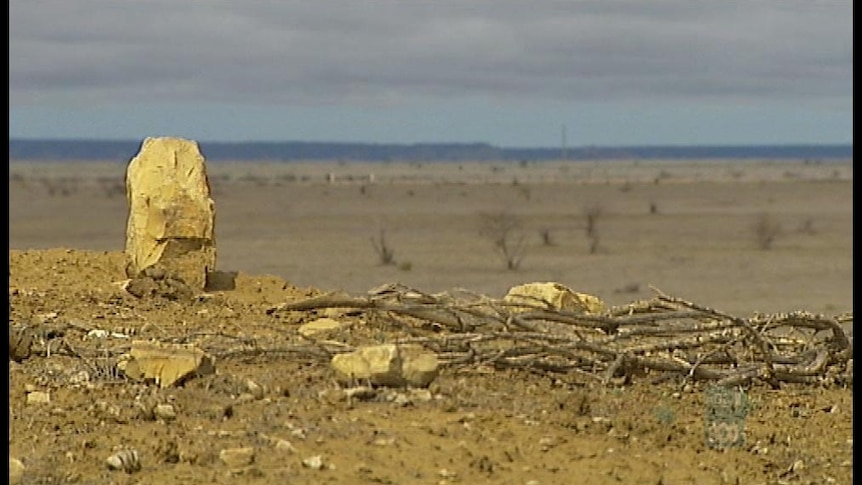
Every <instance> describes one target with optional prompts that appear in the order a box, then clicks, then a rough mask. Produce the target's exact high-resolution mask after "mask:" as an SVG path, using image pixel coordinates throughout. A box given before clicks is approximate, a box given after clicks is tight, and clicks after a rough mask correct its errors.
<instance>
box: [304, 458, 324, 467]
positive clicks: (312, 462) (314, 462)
mask: <svg viewBox="0 0 862 485" xmlns="http://www.w3.org/2000/svg"><path fill="white" fill-rule="evenodd" d="M302 466H304V467H306V468H311V469H312V470H320V469H321V468H323V457H321V456H320V455H314V456H310V457H308V458H306V459H304V460H302Z"/></svg>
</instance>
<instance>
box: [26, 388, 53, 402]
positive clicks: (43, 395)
mask: <svg viewBox="0 0 862 485" xmlns="http://www.w3.org/2000/svg"><path fill="white" fill-rule="evenodd" d="M49 402H51V396H50V394H48V393H47V392H46V391H33V392H31V393H28V394H27V404H48V403H49Z"/></svg>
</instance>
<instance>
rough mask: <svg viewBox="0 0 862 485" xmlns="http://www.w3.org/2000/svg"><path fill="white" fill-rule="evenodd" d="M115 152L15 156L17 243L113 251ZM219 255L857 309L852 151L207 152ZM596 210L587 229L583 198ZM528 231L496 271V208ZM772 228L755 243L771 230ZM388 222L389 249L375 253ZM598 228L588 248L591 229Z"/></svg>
mask: <svg viewBox="0 0 862 485" xmlns="http://www.w3.org/2000/svg"><path fill="white" fill-rule="evenodd" d="M125 169H126V163H125V161H121V162H116V163H105V162H83V161H82V162H63V163H52V162H15V161H10V163H9V202H10V209H9V246H10V248H12V249H45V248H63V247H66V248H76V249H92V250H104V251H121V250H122V249H123V245H124V238H125V224H126V217H127V215H128V214H127V211H128V206H127V202H126V196H125V188H124V185H123V184H124V175H125ZM207 170H208V174H209V178H210V183H211V186H212V195H213V199H214V200H215V205H216V212H217V215H216V243H217V250H218V266H219V268H220V269H222V270H226V271H240V272H244V273H250V274H274V275H277V276H280V277H282V278H284V279H285V280H287V281H289V282H290V283H292V284H294V285H297V286H308V287H316V288H319V289H323V290H343V291H347V292H349V293H353V294H361V293H364V292H366V291H367V290H369V289H371V288H374V287H376V286H379V285H381V284H384V283H394V282H400V283H403V284H406V285H408V286H411V287H413V288H416V289H418V290H421V291H425V292H429V293H436V292H441V291H448V290H452V289H455V288H463V289H467V290H469V291H473V292H476V293H483V294H486V295H489V296H495V297H499V296H502V295H503V294H504V293H505V291H506V290H507V289H508V288H509V287H511V286H513V285H516V284H521V283H526V282H531V281H556V282H560V283H563V284H565V285H567V286H569V287H571V288H572V289H574V290H576V291H581V292H585V293H590V294H593V295H596V296H598V297H600V298H602V299H603V300H605V302H606V303H608V304H609V305H618V304H625V303H629V302H631V301H634V300H638V299H642V298H648V297H650V296H652V295H653V293H652V290H651V289H650V288H649V287H650V285H652V286H654V287H656V288H658V289H660V290H662V291H664V292H666V293H669V294H671V295H674V296H678V297H681V298H685V299H688V300H693V301H695V302H698V303H701V304H704V305H707V306H711V307H715V308H717V309H719V310H724V311H727V312H731V313H737V314H742V315H747V314H750V313H753V312H770V313H771V312H783V311H791V310H798V309H801V310H807V311H811V312H815V313H826V314H836V313H842V312H846V311H852V308H853V205H852V202H853V200H852V194H853V164H852V161H851V160H842V161H818V160H807V161H803V160H769V161H762V160H709V161H706V160H704V161H681V160H669V161H645V160H640V161H635V160H618V161H541V162H538V161H536V162H533V161H525V162H464V163H459V162H428V163H418V162H379V163H370V162H335V161H333V162H280V163H261V162H212V163H208V165H207ZM589 212H592V213H593V214H594V216H595V217H594V221H595V226H594V238H593V239H592V240H591V239H590V238H589V237H588V236H587V213H589ZM494 217H496V218H497V220H500V219H501V218H502V219H503V220H506V221H509V222H511V223H512V224H513V226H512V229H511V230H510V231H509V232H508V234H507V236H508V239H507V240H508V242H509V243H510V244H512V245H517V244H519V243H522V244H523V246H522V247H523V252H522V253H521V256H522V258H521V259H520V265H519V267H518V268H517V269H516V270H509V269H507V268H506V264H505V261H504V260H503V259H502V258H501V257H500V255H499V254H498V252H497V251H496V248H495V244H494V240H493V238H492V237H490V236H489V235H488V234H486V233H483V232H482V228H483V224H484V223H485V221H487V220H488V218H494ZM758 227H759V228H760V230H761V231H762V230H764V229H767V230H775V237H774V242H773V244H772V245H771V247H769V248H768V249H764V248H763V247H762V244H761V243H762V242H763V240H764V234H763V233H762V232H761V233H760V234H759V233H758V229H757V228H758ZM381 237H382V238H383V240H385V243H386V245H387V246H388V247H389V248H390V249H391V250H392V251H393V255H394V258H393V259H394V264H389V265H384V264H381V263H380V258H379V255H378V253H377V251H376V250H375V246H374V243H377V244H378V245H379V243H380V242H382V241H381ZM595 241H597V245H596V246H595V248H594V249H595V250H594V251H591V244H592V243H593V242H595Z"/></svg>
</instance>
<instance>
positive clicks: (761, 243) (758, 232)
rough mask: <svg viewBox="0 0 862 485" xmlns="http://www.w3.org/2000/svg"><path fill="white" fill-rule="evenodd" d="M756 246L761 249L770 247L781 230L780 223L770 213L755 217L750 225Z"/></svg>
mask: <svg viewBox="0 0 862 485" xmlns="http://www.w3.org/2000/svg"><path fill="white" fill-rule="evenodd" d="M752 231H753V232H754V238H755V241H756V242H757V247H758V248H760V249H762V250H768V249H772V246H773V244H774V243H775V239H776V238H778V236H780V235H781V233H782V232H783V230H782V227H781V223H780V222H778V221H777V220H776V219H775V217H774V216H773V215H772V214H768V213H764V214H760V215H759V216H758V217H757V220H755V221H754V225H752Z"/></svg>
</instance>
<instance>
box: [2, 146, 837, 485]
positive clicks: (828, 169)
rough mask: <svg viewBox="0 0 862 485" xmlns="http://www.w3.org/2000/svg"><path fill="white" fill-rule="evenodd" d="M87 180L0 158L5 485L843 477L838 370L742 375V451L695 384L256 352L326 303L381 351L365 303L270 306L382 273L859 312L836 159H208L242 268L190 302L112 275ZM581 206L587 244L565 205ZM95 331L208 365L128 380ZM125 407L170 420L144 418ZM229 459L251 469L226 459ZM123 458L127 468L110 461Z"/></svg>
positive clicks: (230, 245) (108, 236)
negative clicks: (150, 294) (399, 379)
mask: <svg viewBox="0 0 862 485" xmlns="http://www.w3.org/2000/svg"><path fill="white" fill-rule="evenodd" d="M627 163H630V162H627ZM82 166H83V165H78V166H77V167H78V168H77V169H75V170H73V171H71V172H63V170H69V169H68V167H55V166H50V165H43V166H41V167H34V166H32V165H26V164H25V165H21V164H17V165H14V164H13V165H10V183H9V188H10V236H9V237H10V248H11V249H10V254H9V264H10V279H9V298H10V317H9V325H10V328H14V329H20V328H23V327H26V328H28V329H30V330H31V331H32V332H35V333H34V334H33V335H34V336H35V342H34V344H33V354H32V355H31V356H30V357H29V358H27V359H24V360H22V361H21V362H12V361H10V364H9V413H10V430H9V434H10V437H9V452H10V457H15V458H17V459H19V460H20V461H21V462H22V463H23V465H24V466H25V467H26V469H25V471H24V477H23V480H24V481H23V483H44V484H49V483H51V484H53V483H82V484H106V483H117V484H132V483H141V484H144V483H190V484H204V483H297V484H299V483H309V484H311V483H390V484H409V483H434V484H438V483H494V484H497V483H499V484H504V483H505V484H509V483H511V484H527V483H533V484H566V483H596V484H605V483H654V484H658V483H663V484H682V483H691V484H695V483H696V484H710V483H715V484H728V483H730V484H732V483H739V484H758V483H764V484H767V483H769V484H772V483H810V484H820V483H838V484H850V483H852V474H853V473H852V472H853V459H852V452H853V438H852V422H853V419H852V400H853V392H852V381H851V382H849V383H848V382H847V381H844V382H843V383H842V385H838V384H836V383H834V382H832V383H831V384H829V385H827V384H825V383H824V384H823V385H796V384H783V385H782V386H780V388H778V389H772V388H769V387H767V386H765V385H763V384H762V383H760V382H759V381H757V382H755V383H754V384H752V385H750V386H745V387H744V388H743V390H744V392H745V394H746V396H747V399H748V402H749V408H748V415H747V417H746V418H745V420H744V423H745V434H744V442H743V443H740V445H739V446H734V447H730V448H727V449H715V448H712V447H710V446H708V445H707V440H706V436H707V429H706V424H705V423H706V421H705V420H706V417H707V415H708V412H709V403H707V396H708V394H707V392H706V391H707V389H708V386H707V384H706V383H697V382H694V383H693V382H691V381H687V380H683V379H680V378H671V379H665V380H657V379H656V378H657V377H658V375H654V374H648V375H644V376H639V377H638V378H636V379H634V380H633V381H632V382H629V383H626V384H624V385H611V386H606V385H600V383H598V382H595V381H594V380H591V379H588V378H585V377H584V376H582V375H579V374H577V373H547V372H536V371H535V370H534V371H529V370H526V369H508V370H503V369H495V368H491V367H488V366H478V367H477V366H465V367H458V366H445V367H444V368H443V369H442V371H441V374H440V376H439V377H438V378H437V379H436V380H435V381H434V382H433V383H432V384H431V386H430V388H429V389H427V390H418V391H417V390H406V389H392V390H389V389H379V390H378V391H377V392H376V393H375V395H374V396H371V397H368V398H367V399H356V398H347V397H346V395H345V392H344V390H343V389H342V388H341V387H340V386H339V385H338V384H336V383H335V382H334V380H333V375H332V371H331V370H330V369H329V367H328V365H327V364H326V362H325V360H324V359H322V358H321V357H320V355H319V354H315V353H313V352H305V353H303V352H295V351H293V352H290V351H285V352H281V353H279V352H272V351H271V352H267V353H259V352H254V351H253V350H254V349H255V348H259V347H261V346H262V347H266V348H269V349H277V348H278V347H280V346H282V347H284V348H286V349H288V348H294V347H291V345H296V344H300V343H303V342H305V340H303V339H302V338H301V337H300V336H299V335H298V333H297V328H298V326H299V325H301V324H302V323H305V322H308V321H311V320H314V319H316V318H318V317H320V316H324V315H325V316H330V317H334V318H337V319H339V320H340V321H343V322H345V323H346V324H347V326H346V327H345V328H344V329H343V330H341V331H339V332H337V333H336V334H335V335H333V336H332V337H331V340H333V341H334V342H336V343H338V342H340V343H343V344H349V345H357V344H365V343H376V342H385V341H389V340H391V339H392V338H394V337H395V336H396V335H398V332H399V331H401V330H399V329H398V328H396V327H394V326H393V325H392V324H391V322H389V320H387V319H378V318H370V317H369V316H368V315H366V314H364V313H357V312H349V311H334V310H333V311H322V310H309V311H301V312H300V311H295V312H282V313H278V312H276V313H272V312H269V311H268V310H269V309H270V308H272V307H273V306H274V305H277V304H280V303H284V302H290V301H296V300H301V299H305V298H307V297H310V296H314V295H318V294H320V293H321V292H324V291H329V290H336V289H343V290H346V291H348V292H351V293H357V294H361V293H364V291H365V290H368V289H370V288H371V287H373V286H376V285H378V284H380V283H384V282H393V281H402V282H404V283H406V284H408V285H410V286H414V287H416V288H420V289H423V290H427V291H429V292H433V291H442V290H446V289H450V288H454V287H464V288H468V289H471V290H474V291H476V292H480V293H486V294H490V295H493V296H496V297H499V296H501V295H502V292H504V291H505V289H506V288H508V287H510V286H512V285H514V284H518V283H523V282H527V281H549V280H551V281H560V282H562V283H564V284H566V285H568V286H571V287H572V288H574V289H576V290H578V291H584V292H588V293H592V294H595V295H597V296H599V297H601V298H602V299H604V300H605V301H606V302H607V303H609V304H611V305H619V304H624V303H627V302H630V301H633V300H635V299H638V298H644V297H645V296H647V295H648V294H649V290H648V288H647V285H648V284H653V285H656V286H658V287H659V288H661V289H663V290H665V291H667V292H668V293H671V294H677V295H679V296H681V297H685V298H687V299H690V300H694V301H697V302H700V303H703V304H706V305H710V306H715V307H718V308H720V309H722V310H725V311H728V312H731V313H736V314H740V315H747V314H749V313H751V312H754V311H766V312H781V311H790V310H796V309H804V310H809V311H812V312H815V313H824V314H827V315H835V314H839V313H844V312H852V165H851V164H849V163H848V164H837V165H834V166H823V165H811V164H802V163H799V164H791V163H789V162H788V164H786V165H781V166H779V167H775V166H770V165H766V166H761V165H757V164H717V165H716V166H707V165H697V164H691V165H680V164H677V165H670V166H666V165H648V166H644V165H626V164H620V165H605V166H601V167H599V166H598V165H594V164H588V165H546V166H542V167H532V166H522V165H520V164H512V165H505V164H499V165H470V166H465V167H464V168H461V169H458V167H457V166H448V167H446V168H447V170H444V169H442V168H440V167H435V166H428V165H426V166H419V167H417V166H415V165H405V166H400V165H399V166H397V167H390V168H389V171H385V170H382V169H381V168H379V166H376V165H374V166H372V165H369V166H358V165H347V166H344V165H338V164H332V165H329V166H327V165H310V164H309V165H301V164H299V165H277V166H275V165H274V166H270V167H263V168H261V167H257V168H252V167H250V166H249V165H243V164H237V165H236V166H233V165H232V166H227V165H223V166H217V165H214V166H212V169H211V171H210V173H211V179H212V182H213V191H214V198H215V200H216V207H217V210H218V211H219V212H218V216H217V217H218V220H217V228H216V236H217V238H219V239H218V245H219V255H220V258H219V264H220V266H221V267H222V269H225V270H238V271H239V275H238V277H237V279H236V288H235V289H232V290H226V291H217V292H213V293H211V294H209V295H206V296H203V297H199V298H194V299H192V300H191V301H173V300H168V299H163V298H152V299H138V298H136V297H134V296H132V295H130V294H128V293H127V292H126V291H124V290H123V289H122V288H121V287H120V286H119V285H118V284H116V282H119V281H122V280H123V279H124V278H125V275H124V274H123V270H122V268H123V258H122V254H121V250H122V244H123V231H124V224H125V215H126V214H125V210H126V207H125V200H124V194H123V191H122V190H120V191H119V192H117V185H116V183H117V180H118V177H119V180H120V187H122V185H121V183H122V170H123V167H121V166H120V167H118V166H90V165H87V166H88V167H91V168H90V169H88V170H82V169H81V167H82ZM495 167H496V168H495ZM566 167H568V168H567V169H566ZM372 168H373V169H374V170H375V172H374V173H375V177H374V180H373V182H372V181H369V180H368V179H367V175H368V174H369V173H371V171H372V170H371V169H372ZM564 169H565V170H564ZM465 171H466V172H467V174H466V175H465V174H464V173H461V174H460V175H459V172H465ZM428 172H431V173H428ZM328 173H336V174H337V177H336V179H335V182H334V183H327V182H326V178H327V174H328ZM351 177H352V178H351ZM363 177H365V178H364V179H363ZM515 179H517V182H515ZM653 203H655V204H656V205H657V211H651V210H650V209H651V204H653ZM595 204H598V205H599V206H600V207H601V208H602V209H603V211H602V214H603V217H602V218H600V219H599V226H598V230H599V231H600V232H599V234H600V235H601V245H600V248H601V250H600V251H597V252H596V253H595V254H591V253H590V251H589V241H588V239H587V238H586V237H585V235H584V232H585V227H584V224H585V220H584V209H585V208H587V207H590V206H592V205H595ZM504 210H505V211H508V212H509V213H512V214H515V215H517V216H519V217H520V221H521V222H522V224H523V225H522V226H521V228H522V230H523V234H524V235H525V237H526V238H527V240H528V241H529V245H528V252H527V253H526V255H525V257H524V259H523V262H522V265H521V267H520V268H519V269H518V271H507V270H506V269H504V268H503V267H502V264H501V261H500V260H499V259H497V257H496V255H495V254H494V253H493V248H492V247H491V249H489V246H490V243H489V241H487V240H485V239H483V237H481V236H480V235H479V234H478V222H477V221H478V220H479V219H480V214H482V213H499V212H501V211H504ZM762 214H768V215H769V216H770V217H772V218H774V220H777V221H779V222H780V227H781V232H780V236H779V237H777V238H776V240H775V245H774V247H772V248H771V249H768V250H764V249H761V248H758V247H757V241H756V238H753V233H752V223H755V222H756V221H757V220H758V217H759V216H760V215H762ZM381 228H383V229H385V231H386V234H387V236H388V237H389V238H390V239H389V243H390V244H391V245H392V246H393V247H394V249H395V251H396V253H395V259H396V262H397V263H398V264H395V265H388V266H386V265H384V266H381V265H379V264H378V263H379V261H377V255H376V254H375V253H374V251H373V248H372V245H371V244H370V242H369V240H370V238H372V237H375V236H376V235H379V229H381ZM543 229H550V230H551V234H552V236H553V237H554V241H553V244H549V245H545V244H544V243H543V241H542V239H541V237H540V235H541V231H542V230H543ZM406 263H410V265H407V264H406ZM266 274H273V275H279V276H267V275H266ZM94 329H99V330H107V331H109V332H116V333H117V334H122V335H131V336H133V337H134V338H138V339H156V340H164V341H177V340H183V341H190V342H194V343H196V344H199V345H200V346H202V347H205V348H207V349H208V350H209V351H210V352H212V353H213V354H215V355H217V357H218V358H217V360H216V372H215V374H211V375H206V376H200V377H196V378H193V379H190V380H188V381H187V382H186V383H185V384H183V385H181V386H178V387H171V388H166V389H159V388H157V387H155V386H153V385H152V384H142V383H136V382H131V381H129V380H127V379H124V378H123V376H122V375H121V374H118V373H117V372H116V371H115V368H114V367H113V360H112V359H114V357H115V356H116V355H117V353H119V352H121V351H123V349H125V348H127V347H128V345H129V340H128V339H126V338H121V337H119V336H118V337H116V338H114V337H108V338H94V337H93V336H90V337H87V333H88V332H89V331H90V330H94ZM848 330H849V331H851V332H852V327H849V328H848ZM249 381H252V382H253V383H254V384H253V385H250V384H249ZM830 382H831V381H830ZM255 385H256V386H257V387H255ZM251 390H254V393H252V392H250V391H251ZM40 393H47V402H40V399H43V398H44V397H46V394H40ZM255 393H256V395H255ZM142 402H144V403H150V404H153V403H157V404H169V405H171V407H172V408H173V410H174V411H175V414H176V415H175V416H174V417H171V416H170V415H166V416H165V417H161V418H156V419H153V417H152V416H150V415H147V414H146V413H143V414H142V413H141V411H140V406H139V405H138V403H142ZM231 448H251V449H252V450H253V454H254V458H253V460H252V461H251V463H249V464H235V465H230V464H227V463H225V462H224V461H223V460H222V459H221V458H220V453H221V452H222V450H226V449H231ZM126 449H135V450H137V451H138V453H139V457H140V462H141V465H142V466H141V469H140V470H139V471H136V472H134V473H131V474H126V473H124V472H122V471H111V470H108V468H107V467H106V465H105V460H106V458H108V457H109V456H110V455H112V454H113V453H115V452H117V451H121V450H126Z"/></svg>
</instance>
